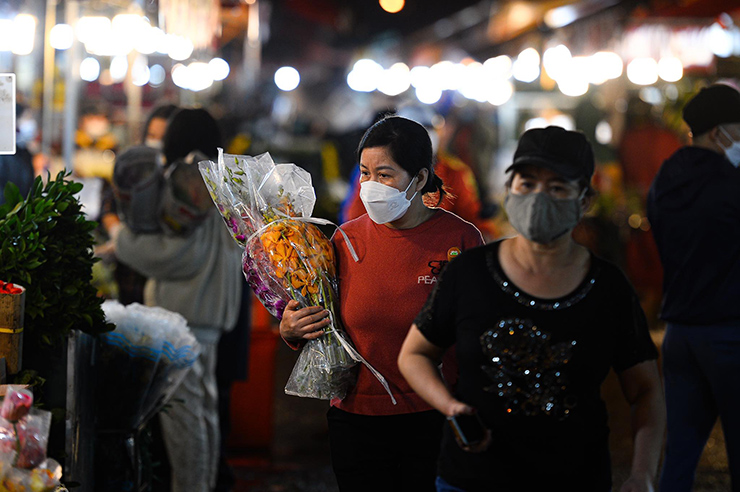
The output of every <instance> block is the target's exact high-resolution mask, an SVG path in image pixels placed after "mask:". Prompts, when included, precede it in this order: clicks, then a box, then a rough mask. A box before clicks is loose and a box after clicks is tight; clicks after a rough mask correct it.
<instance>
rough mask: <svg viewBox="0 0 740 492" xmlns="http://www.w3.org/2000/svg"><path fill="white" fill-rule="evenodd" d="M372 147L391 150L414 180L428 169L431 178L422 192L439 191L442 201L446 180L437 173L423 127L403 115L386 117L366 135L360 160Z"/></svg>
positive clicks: (429, 143)
mask: <svg viewBox="0 0 740 492" xmlns="http://www.w3.org/2000/svg"><path fill="white" fill-rule="evenodd" d="M372 147H387V148H388V152H389V153H390V154H391V157H392V158H393V160H394V161H395V162H396V163H398V165H399V166H401V167H402V168H403V169H404V171H406V172H407V173H409V174H410V175H411V176H412V177H413V176H416V175H417V174H419V171H421V170H422V169H427V170H428V171H429V179H427V182H426V184H425V185H424V188H422V190H421V193H422V195H423V194H426V193H434V192H439V201H440V202H441V201H442V197H443V196H444V193H445V191H444V190H443V183H442V179H441V178H440V177H439V176H437V175H436V174H435V173H434V155H433V153H432V141H431V140H430V138H429V133H427V130H426V129H425V128H424V127H423V126H421V125H420V124H419V123H417V122H415V121H413V120H410V119H408V118H403V117H401V116H386V117H385V118H383V119H381V120H379V121H378V122H376V123H375V124H373V125H372V126H371V127H370V128H368V129H367V131H366V132H365V135H363V136H362V140H360V145H359V146H358V147H357V161H358V162H359V161H360V157H361V156H362V151H363V150H365V149H367V148H372Z"/></svg>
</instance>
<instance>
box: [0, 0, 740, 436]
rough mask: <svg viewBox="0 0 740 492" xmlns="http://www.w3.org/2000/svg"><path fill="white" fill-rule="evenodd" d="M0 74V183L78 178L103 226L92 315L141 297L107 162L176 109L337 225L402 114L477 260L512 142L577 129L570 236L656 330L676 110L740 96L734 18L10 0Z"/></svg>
mask: <svg viewBox="0 0 740 492" xmlns="http://www.w3.org/2000/svg"><path fill="white" fill-rule="evenodd" d="M0 73H15V74H16V84H17V93H16V103H17V104H16V107H17V112H16V113H17V114H16V116H17V127H16V130H17V131H16V144H17V152H16V154H15V155H12V156H0V182H4V181H7V180H10V181H14V182H16V183H17V184H18V185H19V186H20V187H21V189H22V190H23V188H24V187H25V188H26V190H27V189H28V187H29V186H30V183H31V181H32V179H33V177H34V176H37V175H44V176H45V175H46V172H47V171H48V172H51V174H52V175H54V174H55V173H56V172H58V171H59V170H63V169H66V170H69V171H71V172H72V173H73V176H74V178H75V179H77V180H80V181H81V182H83V183H84V185H85V186H84V188H83V191H82V194H81V200H82V202H83V203H84V205H85V210H86V213H87V214H88V217H89V218H90V219H92V220H96V221H98V222H100V227H99V228H98V230H97V231H96V234H97V236H96V237H97V241H98V246H97V250H96V251H97V254H98V256H100V257H101V258H103V259H104V261H102V262H99V263H98V264H96V273H95V276H96V278H95V281H96V283H97V285H98V289H99V293H100V295H102V296H105V297H108V298H115V299H122V300H123V299H124V298H125V297H126V296H127V295H128V294H129V293H130V292H131V290H130V283H131V282H133V283H136V282H143V280H142V279H136V278H135V277H134V276H132V275H128V276H126V275H125V272H124V270H125V267H123V266H120V265H119V264H117V263H116V261H115V255H114V254H112V253H111V251H110V244H109V243H108V240H109V234H110V230H111V225H112V224H114V223H115V221H116V220H117V218H116V209H115V202H114V201H112V198H111V183H112V179H113V172H114V164H115V163H116V160H117V158H118V156H120V155H121V154H122V153H123V152H124V151H125V150H127V149H128V148H129V147H131V146H133V145H142V144H143V145H147V146H150V147H152V148H161V147H162V138H163V135H164V131H165V127H166V125H167V122H168V119H169V118H170V117H171V116H172V114H173V113H174V112H175V111H176V110H177V109H178V108H194V107H202V108H205V109H206V110H207V111H208V112H209V113H210V114H211V115H213V117H214V118H215V119H216V120H217V123H218V125H219V129H220V132H221V136H222V141H223V145H224V150H225V151H226V152H228V153H231V154H247V155H257V154H261V153H264V152H269V153H270V154H271V155H272V157H273V159H274V161H275V162H278V163H286V162H293V163H295V164H297V165H299V166H301V167H303V168H305V169H306V170H308V171H309V172H310V173H311V175H312V179H313V184H314V187H315V189H316V194H317V203H316V209H315V211H314V214H313V215H314V216H317V217H322V218H326V219H329V220H331V221H334V222H337V223H341V222H343V221H344V220H347V219H348V218H352V217H354V216H356V215H357V214H358V213H362V212H361V211H358V210H357V208H356V206H357V203H356V202H357V200H356V193H357V191H356V189H357V174H356V172H357V171H356V167H357V162H356V156H355V150H356V148H357V144H358V142H359V139H360V137H361V135H362V133H363V132H364V130H365V129H366V128H367V127H368V126H370V125H371V124H372V123H373V121H374V120H375V119H377V118H378V117H379V115H382V114H386V113H398V114H400V115H403V116H406V117H409V118H411V119H414V120H416V121H419V122H420V123H422V124H423V125H424V126H425V127H427V129H428V130H429V132H430V135H431V136H432V140H433V143H434V145H435V150H436V153H437V172H438V174H439V175H440V176H441V177H442V178H443V180H444V181H445V183H446V184H447V186H448V187H450V189H451V191H452V195H453V197H452V200H451V201H450V202H448V203H445V204H443V206H445V207H446V208H449V209H450V210H453V211H455V212H456V213H457V214H458V215H460V216H461V217H463V218H465V219H466V220H469V221H470V222H473V223H474V224H476V225H477V226H478V228H479V229H480V230H481V231H482V232H483V234H484V237H485V239H486V240H487V241H490V240H493V239H496V238H499V237H502V236H505V235H507V234H509V233H510V232H511V229H510V227H509V226H508V224H507V221H506V218H505V217H504V215H503V213H502V210H501V205H500V202H501V198H502V196H503V192H504V189H505V186H504V172H503V171H504V169H505V168H506V166H507V165H508V164H509V163H510V162H511V158H512V155H513V152H514V149H515V146H516V142H517V139H518V137H519V136H520V135H521V133H522V132H523V131H525V130H527V129H530V128H536V127H545V126H547V125H551V124H554V125H559V126H562V127H564V128H566V129H577V130H580V131H583V132H584V133H585V134H586V136H587V138H588V139H589V141H590V142H591V143H592V144H593V147H594V150H595V155H596V161H597V169H596V174H595V178H594V185H595V188H596V190H597V192H598V197H597V200H596V205H595V206H594V207H593V209H592V210H591V211H590V212H589V214H588V216H587V219H586V220H585V221H584V222H583V223H582V224H581V225H580V226H579V228H578V229H577V230H576V235H577V238H578V240H579V241H580V242H583V243H585V244H587V245H588V246H589V247H590V248H591V249H592V250H594V251H595V252H596V253H597V254H598V255H600V256H602V257H604V258H606V259H609V260H611V261H614V262H616V263H617V264H618V265H620V266H622V268H623V269H624V270H625V272H626V273H627V275H628V277H629V279H630V280H631V281H632V283H633V284H634V286H635V288H636V290H637V291H638V294H639V295H640V300H641V302H642V304H643V308H644V309H645V311H646V313H647V315H648V320H649V322H650V323H651V326H652V328H653V329H655V330H659V329H660V323H659V321H658V311H659V307H660V299H661V294H662V290H661V281H662V272H661V267H660V262H659V259H658V256H657V252H656V250H655V246H654V243H653V240H652V237H651V233H650V223H649V221H648V220H647V217H646V215H647V213H646V209H645V207H646V196H647V192H648V189H649V186H650V184H651V182H652V180H653V178H654V176H655V174H656V173H657V170H658V168H659V167H660V165H661V163H662V162H663V160H664V159H666V158H667V157H668V156H670V155H671V154H672V153H673V152H674V151H675V150H676V149H678V148H679V147H680V146H681V145H684V144H686V143H687V140H688V137H687V135H688V128H687V127H686V126H685V123H684V122H683V120H682V119H681V109H682V107H683V105H684V103H685V102H686V100H687V99H688V98H689V97H690V96H691V95H692V94H694V93H695V92H696V91H697V90H698V89H699V88H700V87H703V86H706V85H709V84H710V83H714V82H718V81H720V82H724V83H727V84H730V85H733V86H735V87H736V88H737V87H738V84H739V83H740V5H738V3H737V2H736V1H734V0H675V1H670V0H584V1H575V2H574V1H569V0H530V1H519V0H454V1H452V0H434V1H431V0H405V1H404V0H380V1H379V2H378V1H376V0H351V1H345V0H312V1H308V0H132V1H120V0H30V1H28V0H3V2H2V3H0ZM193 130H194V131H196V132H197V129H193ZM1 202H2V189H0V203H1ZM124 277H125V279H124ZM127 282H128V284H127ZM142 285H143V284H142ZM134 292H136V289H134ZM126 300H128V299H126ZM130 300H137V299H130ZM254 319H255V318H254V317H253V326H258V325H259V324H260V323H263V324H264V325H270V320H269V319H268V318H266V317H264V318H260V320H258V321H257V322H256V324H254ZM273 350H274V349H273ZM273 363H274V362H273ZM267 386H268V387H269V391H272V388H271V385H270V383H268V384H267ZM253 390H254V388H251V390H250V391H253ZM277 418H278V419H280V418H281V417H280V416H278V417H277ZM237 441H238V439H237ZM247 444H249V443H247ZM252 444H254V442H252ZM257 444H258V445H264V444H265V442H258V443H257ZM267 444H268V445H269V444H270V443H267Z"/></svg>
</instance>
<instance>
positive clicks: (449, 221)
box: [432, 208, 482, 241]
mask: <svg viewBox="0 0 740 492" xmlns="http://www.w3.org/2000/svg"><path fill="white" fill-rule="evenodd" d="M435 210H436V213H435V215H434V217H433V218H432V220H435V221H437V224H435V225H438V226H440V227H444V228H445V230H450V232H452V231H459V232H460V233H463V234H469V235H472V236H476V237H481V241H482V235H481V233H480V230H478V228H477V227H475V225H473V224H472V223H471V222H468V221H467V220H465V219H463V218H462V217H460V216H459V215H457V214H455V213H453V212H450V211H449V210H445V209H443V208H437V209H435Z"/></svg>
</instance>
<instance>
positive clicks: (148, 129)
mask: <svg viewBox="0 0 740 492" xmlns="http://www.w3.org/2000/svg"><path fill="white" fill-rule="evenodd" d="M178 109H179V108H178V107H177V106H175V105H174V104H163V105H161V106H157V107H156V108H154V109H153V110H152V112H151V113H149V117H148V118H147V119H146V123H145V124H144V132H143V135H142V138H141V142H142V143H143V144H144V145H146V146H147V147H152V148H154V149H160V150H161V149H162V145H163V140H164V134H165V133H166V131H167V122H168V121H169V119H170V117H172V115H173V114H175V113H176V112H177V110H178Z"/></svg>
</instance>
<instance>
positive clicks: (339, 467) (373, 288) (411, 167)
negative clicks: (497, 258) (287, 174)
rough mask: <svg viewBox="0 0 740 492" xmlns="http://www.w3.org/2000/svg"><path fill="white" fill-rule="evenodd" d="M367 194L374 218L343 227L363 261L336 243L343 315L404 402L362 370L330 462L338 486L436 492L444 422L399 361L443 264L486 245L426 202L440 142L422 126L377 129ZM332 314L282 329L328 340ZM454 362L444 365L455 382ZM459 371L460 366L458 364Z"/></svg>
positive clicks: (365, 164)
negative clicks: (434, 152)
mask: <svg viewBox="0 0 740 492" xmlns="http://www.w3.org/2000/svg"><path fill="white" fill-rule="evenodd" d="M358 158H359V162H360V198H361V199H362V201H363V204H364V205H365V208H366V209H367V211H368V213H367V214H365V215H362V216H360V217H358V218H357V219H354V220H351V221H349V222H347V223H345V224H344V225H343V226H342V229H343V230H344V231H345V233H346V234H347V237H348V238H349V240H350V242H351V243H352V245H353V246H354V248H355V250H356V251H357V254H358V256H359V261H357V262H355V261H354V260H353V259H352V258H351V257H349V254H348V253H347V248H346V245H344V244H342V243H343V242H344V238H343V237H342V235H339V234H338V235H335V237H334V239H333V241H334V243H335V247H336V252H337V262H338V272H339V299H340V316H341V319H342V324H343V326H344V327H345V329H346V331H347V334H348V335H349V337H350V338H351V339H352V342H353V343H354V345H355V347H356V348H357V350H358V352H359V353H360V354H361V355H362V356H363V357H364V358H365V359H366V360H367V361H368V362H369V363H370V364H372V365H373V367H375V368H376V369H377V370H378V371H379V372H380V373H381V374H382V375H383V376H384V377H385V379H386V380H387V382H388V384H389V387H390V389H391V391H392V393H393V396H394V397H395V399H396V401H397V403H395V404H394V403H393V402H392V401H391V398H390V397H389V395H388V393H386V391H385V389H384V388H383V386H382V385H381V383H380V382H379V381H378V380H377V379H376V378H375V376H373V375H372V374H371V373H370V371H369V370H368V369H366V368H365V367H364V366H361V367H360V370H359V373H358V377H357V384H356V385H355V387H354V388H353V389H352V390H351V391H350V392H349V394H348V395H347V396H346V397H345V398H344V399H343V400H341V401H340V400H333V401H332V402H331V405H332V406H331V409H330V410H329V413H328V421H329V439H330V444H331V454H332V465H333V468H334V473H335V475H336V477H337V482H338V484H339V488H340V490H342V491H343V492H346V491H358V490H398V491H408V490H415V491H424V490H429V491H432V490H434V479H435V473H436V472H435V467H436V460H437V455H438V452H439V445H440V439H441V432H442V425H443V418H442V417H441V415H439V414H438V413H436V412H435V411H434V410H432V407H430V406H429V405H428V404H426V403H425V402H424V401H423V400H422V399H421V398H419V396H417V395H416V393H414V391H413V390H412V389H411V388H410V387H409V385H408V384H407V383H406V381H405V380H404V379H403V377H402V376H401V374H400V372H399V370H398V366H397V364H396V359H397V357H398V353H399V351H400V349H401V344H402V343H403V340H404V338H405V336H406V333H407V332H408V327H409V326H410V325H411V322H412V321H413V319H414V317H415V316H416V314H417V313H418V312H419V310H420V309H421V307H422V306H423V304H424V302H425V300H426V298H427V296H428V295H429V293H430V292H431V290H432V288H433V287H434V285H435V284H436V282H437V278H438V275H439V274H440V272H441V271H442V268H443V267H444V266H445V265H446V264H447V262H449V261H450V260H451V259H452V258H454V257H455V256H457V255H458V254H459V253H460V252H461V251H463V250H465V249H469V248H472V247H475V246H480V245H482V244H483V238H482V237H481V234H480V232H479V231H478V230H477V229H476V228H475V226H473V225H472V224H470V223H469V222H466V221H464V220H462V219H461V218H459V217H458V216H456V215H454V214H452V213H450V212H447V211H445V210H442V209H440V208H430V207H427V206H425V205H424V202H423V201H422V196H423V195H425V194H427V193H433V192H439V193H440V195H442V194H443V193H444V192H443V191H442V180H441V179H439V177H438V176H436V175H435V174H434V171H433V167H432V163H433V156H432V144H431V141H430V139H429V134H428V133H427V131H426V130H425V129H424V127H423V126H421V125H420V124H418V123H416V122H414V121H412V120H409V119H406V118H402V117H398V116H390V117H386V118H384V119H382V120H380V121H378V122H377V123H375V124H374V125H373V126H371V127H370V128H369V129H368V130H367V132H366V133H365V135H364V136H363V138H362V141H361V142H360V145H359V148H358ZM327 316H328V312H327V311H326V310H324V309H323V308H320V307H307V308H302V309H299V305H298V303H297V302H295V301H291V302H290V303H289V304H288V306H287V307H286V309H285V311H284V313H283V318H282V321H281V323H280V333H281V335H282V336H283V338H284V339H285V340H286V341H287V342H288V343H290V344H296V343H301V342H302V341H305V340H310V339H312V338H316V337H318V336H321V335H322V334H323V328H324V327H326V326H327V325H328V324H329V318H328V317H327ZM451 363H452V360H448V361H446V363H445V371H444V372H445V373H446V374H447V375H448V378H449V376H450V375H451V374H454V372H455V371H451V370H450V369H451V367H450V366H451ZM452 369H454V367H453V368H452Z"/></svg>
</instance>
